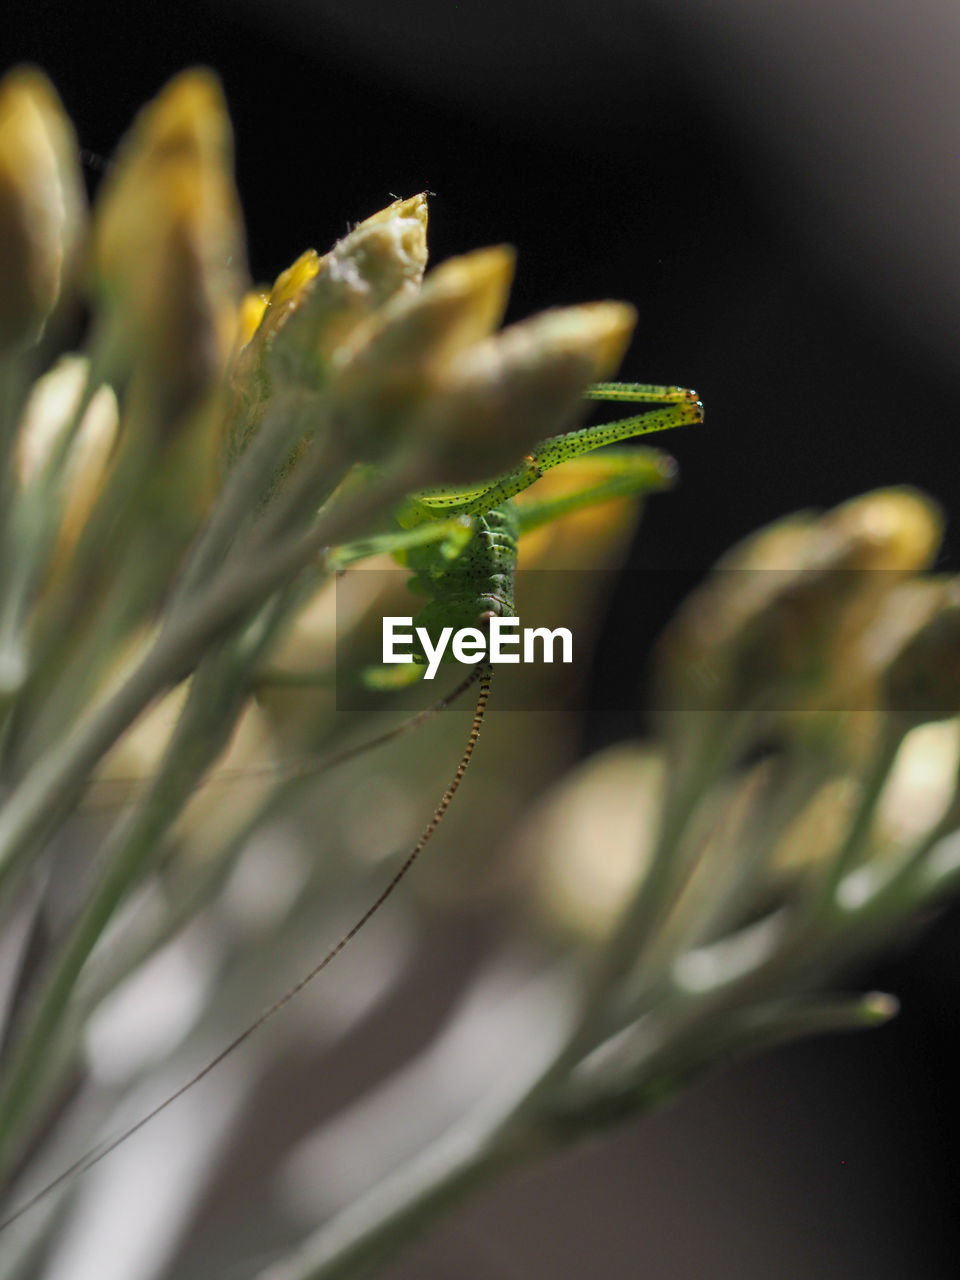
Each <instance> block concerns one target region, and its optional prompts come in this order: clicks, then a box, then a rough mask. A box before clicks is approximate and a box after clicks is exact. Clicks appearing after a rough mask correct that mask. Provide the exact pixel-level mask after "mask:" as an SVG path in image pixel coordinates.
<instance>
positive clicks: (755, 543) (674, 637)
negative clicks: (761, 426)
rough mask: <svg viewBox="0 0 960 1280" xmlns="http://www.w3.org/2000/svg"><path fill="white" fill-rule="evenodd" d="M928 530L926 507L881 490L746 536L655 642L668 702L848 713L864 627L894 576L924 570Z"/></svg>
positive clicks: (932, 525) (933, 521) (930, 516)
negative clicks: (829, 708) (827, 707)
mask: <svg viewBox="0 0 960 1280" xmlns="http://www.w3.org/2000/svg"><path fill="white" fill-rule="evenodd" d="M940 531H941V519H940V515H939V512H938V510H937V509H936V507H935V506H934V504H933V503H931V502H930V501H929V500H928V499H926V498H924V497H923V496H922V495H920V494H918V493H915V492H913V491H910V490H906V489H890V490H882V491H879V492H877V493H871V494H866V495H864V496H863V497H861V498H857V499H854V500H853V501H851V502H847V503H844V504H843V505H842V506H840V507H837V508H836V509H835V510H833V511H830V512H828V513H827V514H826V515H824V516H821V517H820V518H819V519H815V518H813V517H812V516H809V515H801V516H796V517H792V518H791V519H789V520H788V521H783V522H780V523H778V524H777V525H774V526H772V527H771V528H769V529H765V530H762V531H761V532H760V533H759V534H755V535H754V536H753V537H752V538H750V539H748V540H747V541H746V542H745V543H743V544H741V545H740V547H737V548H735V549H734V550H733V552H731V553H729V554H728V555H727V556H725V557H724V559H723V560H721V562H720V564H719V565H718V569H717V571H716V572H715V573H714V575H713V577H712V579H711V580H710V581H709V582H708V583H707V585H706V586H705V587H704V588H702V589H701V590H700V591H698V592H697V593H695V595H694V596H693V597H692V598H691V599H690V600H689V601H688V602H687V604H686V605H685V606H684V608H683V609H682V610H681V613H680V614H679V615H678V617H677V619H676V621H675V622H674V623H673V624H672V625H671V627H670V628H669V629H668V631H667V633H666V635H665V637H664V642H663V645H662V649H661V652H662V666H663V670H664V673H665V675H666V677H667V679H666V685H667V688H668V691H669V692H668V697H669V698H670V699H671V700H673V705H674V706H691V705H693V706H697V707H701V708H703V707H715V708H719V707H722V706H727V707H736V708H740V707H743V706H746V705H748V704H749V705H754V706H757V705H764V706H766V707H767V708H769V709H774V708H776V709H778V710H781V711H782V710H800V709H803V710H809V709H812V708H816V707H819V706H823V705H824V704H825V703H827V702H832V703H834V704H836V705H839V706H840V707H848V706H849V702H848V698H849V694H850V690H851V689H852V688H854V687H856V686H857V685H858V684H859V682H860V680H861V677H862V675H863V667H862V661H861V659H862V655H858V647H859V645H860V642H861V638H862V636H863V634H864V631H865V629H866V628H867V627H868V626H869V625H870V624H871V623H872V621H873V619H874V618H875V617H876V614H877V610H878V608H879V607H880V603H881V602H882V600H883V599H884V597H885V596H887V595H888V594H889V593H890V592H891V591H892V590H893V588H894V587H896V586H897V585H898V584H899V583H900V582H902V580H903V578H904V576H905V575H907V574H909V573H912V572H914V571H916V570H918V569H920V568H923V567H924V566H925V565H927V564H929V563H930V561H931V559H932V558H933V556H934V554H935V552H936V548H937V546H938V545H939V541H940Z"/></svg>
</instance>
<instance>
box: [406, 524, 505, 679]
mask: <svg viewBox="0 0 960 1280" xmlns="http://www.w3.org/2000/svg"><path fill="white" fill-rule="evenodd" d="M427 518H429V517H427ZM464 527H465V532H466V541H465V545H464V546H463V547H462V548H461V549H459V551H458V552H457V553H456V554H455V555H454V556H453V558H452V559H448V558H446V557H445V556H444V555H443V553H442V552H440V553H438V551H437V548H436V546H430V545H429V544H427V545H425V546H420V547H416V548H414V549H413V550H411V551H410V552H409V553H408V554H407V555H406V557H405V559H406V563H407V564H408V565H409V566H410V568H411V569H413V571H414V575H413V577H412V578H411V579H410V582H409V584H408V585H409V587H410V590H411V591H414V592H416V593H417V594H418V595H424V596H428V597H429V600H428V603H427V604H426V605H424V607H423V609H422V610H421V611H420V613H419V615H418V617H417V623H418V625H419V626H421V627H424V628H425V629H426V630H427V632H428V634H429V635H430V638H431V640H433V641H434V643H436V642H437V641H438V640H439V639H440V635H441V632H442V631H443V630H444V629H445V628H452V629H453V630H454V631H459V630H461V629H462V628H465V627H474V628H477V629H479V630H481V631H482V630H484V629H485V627H486V624H487V622H488V621H489V619H490V618H492V617H498V618H508V617H513V615H514V614H515V613H516V602H515V599H514V596H515V578H516V569H517V553H518V549H519V542H520V522H519V518H518V514H517V509H516V507H515V505H514V504H513V503H512V502H511V501H509V500H508V501H506V502H502V503H501V504H500V505H499V506H498V507H493V508H492V509H491V510H490V511H486V512H484V513H483V514H482V515H477V516H465V517H464ZM424 661H426V658H425V656H424V655H423V654H422V653H419V652H415V653H414V662H416V663H422V662H424Z"/></svg>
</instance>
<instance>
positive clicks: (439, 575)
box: [0, 382, 703, 1230]
mask: <svg viewBox="0 0 960 1280" xmlns="http://www.w3.org/2000/svg"><path fill="white" fill-rule="evenodd" d="M587 398H588V399H591V400H599V401H608V402H622V403H632V404H643V405H648V406H651V407H650V409H649V410H648V411H647V412H645V413H640V414H637V415H634V416H631V417H627V418H624V419H621V420H618V421H614V422H608V423H601V424H597V425H591V426H586V427H582V428H580V429H578V430H573V431H569V432H566V433H564V434H562V435H556V436H552V437H550V438H548V439H546V440H544V441H542V442H541V443H539V444H538V445H536V446H535V447H534V448H533V449H532V450H531V451H530V453H529V454H528V455H527V456H526V457H525V458H524V459H523V460H522V461H520V462H519V463H518V464H517V465H516V466H515V467H514V468H513V469H512V470H510V471H509V472H507V473H506V474H504V475H501V476H498V477H495V478H493V479H491V480H490V481H488V482H486V483H483V484H474V485H471V486H469V487H445V488H434V489H429V490H425V491H422V492H418V493H415V494H412V495H411V496H410V497H408V498H407V499H406V500H405V501H404V502H403V503H402V504H401V506H400V508H399V510H398V511H397V512H396V515H395V521H394V528H393V529H392V530H391V531H389V532H386V533H383V534H381V535H379V536H374V537H370V538H367V539H364V540H363V541H362V542H355V543H351V544H348V545H344V546H342V547H339V548H334V549H332V550H331V552H330V553H329V556H328V564H329V565H330V567H332V568H334V569H344V568H346V567H347V566H349V565H351V564H355V563H357V562H359V561H361V560H363V559H365V558H367V557H370V556H372V555H375V554H378V553H382V552H390V553H392V554H393V555H394V557H395V558H396V559H397V560H399V561H400V563H401V564H404V565H405V566H407V567H408V568H409V569H410V570H411V571H412V576H411V579H410V586H411V588H412V590H414V591H415V592H416V593H418V594H420V595H422V596H426V597H427V602H426V604H424V605H423V607H422V608H421V610H420V612H419V614H418V615H417V617H416V619H415V621H416V622H417V623H418V624H419V626H421V627H423V628H424V629H425V630H426V633H427V634H428V635H429V636H430V637H433V638H435V637H439V636H440V635H441V634H442V632H443V631H444V629H445V628H454V629H458V628H463V627H475V628H477V629H479V630H481V631H482V630H483V629H484V628H486V627H487V626H488V624H489V622H490V620H491V619H492V618H495V617H508V616H512V615H513V614H515V613H516V601H515V571H516V565H517V554H518V547H519V544H520V541H521V539H522V538H523V536H524V534H526V533H528V532H530V531H531V530H533V529H535V528H538V527H540V526H542V525H546V524H549V523H551V522H553V521H557V520H560V519H562V518H563V517H564V516H566V515H569V514H571V513H572V512H576V511H580V510H582V509H585V508H588V507H592V506H596V505H598V504H602V503H606V502H611V501H613V500H615V499H621V498H627V497H631V496H642V495H644V494H647V493H651V492H656V491H658V490H661V489H663V488H665V487H667V485H668V484H669V483H670V481H671V480H672V478H673V474H674V470H675V468H674V464H673V462H672V459H670V458H669V457H668V456H667V455H665V454H662V453H660V452H659V451H656V450H651V449H638V448H629V447H627V448H615V447H614V448H608V447H606V446H611V445H616V444H618V443H619V442H621V441H625V440H630V439H633V438H635V437H638V436H644V435H649V434H652V433H653V432H658V431H664V430H667V429H669V428H672V427H678V426H682V425H685V424H688V423H697V422H700V421H701V420H702V417H703V408H702V405H701V403H700V401H699V399H698V397H697V395H696V393H694V392H692V391H688V390H685V389H683V388H680V387H673V386H651V385H646V384H638V383H615V382H606V383H598V384H596V385H594V386H593V387H592V388H591V389H590V390H589V391H588V392H587ZM597 450H599V452H597V453H596V454H595V468H592V470H593V475H592V477H591V478H590V479H589V480H588V481H587V482H586V483H582V484H581V486H580V487H579V488H578V489H576V490H575V491H573V492H567V493H564V494H563V495H561V496H558V497H551V498H549V499H544V500H543V501H540V502H537V501H535V500H533V501H525V502H524V503H523V504H522V505H521V504H515V503H514V501H513V499H514V498H516V497H517V495H519V494H520V493H522V492H523V491H524V490H526V489H528V488H530V487H531V486H533V485H535V484H536V482H537V481H538V480H539V479H540V477H541V476H542V475H543V474H544V472H546V471H549V470H551V469H552V468H555V467H558V466H561V465H562V464H563V463H565V462H567V461H570V460H572V459H578V458H581V457H583V456H584V455H587V454H594V451H597ZM425 664H426V655H425V654H424V653H423V652H422V651H419V652H415V653H414V654H413V661H412V662H411V663H410V664H409V665H408V667H407V669H406V672H405V678H406V679H417V678H419V677H420V676H421V675H422V674H423V672H424V670H425ZM380 675H381V676H382V671H381V672H380ZM491 679H492V670H491V668H490V666H489V665H487V664H486V662H484V661H480V662H478V663H477V665H476V666H474V667H473V668H472V669H470V671H469V672H468V673H467V675H466V676H465V678H464V679H462V680H461V682H460V683H459V685H457V687H456V688H455V689H454V690H453V692H452V693H451V694H450V695H448V696H447V697H446V698H443V699H440V700H439V701H438V702H436V703H435V704H434V705H433V706H432V707H430V708H428V709H427V710H426V711H422V712H419V713H418V714H417V715H415V716H413V717H411V718H410V719H409V720H407V721H404V722H403V723H402V724H400V725H399V726H397V727H395V728H394V729H392V730H390V731H388V732H387V733H385V734H382V735H381V736H380V737H378V738H376V739H374V740H373V741H371V742H368V743H366V744H363V746H361V747H359V748H350V749H348V750H347V751H343V752H340V753H338V754H335V755H330V756H326V757H318V758H315V759H309V760H306V761H299V762H295V763H294V764H293V765H291V766H281V768H285V769H286V771H287V772H289V773H291V774H292V775H294V776H299V777H303V776H307V775H310V776H313V775H315V774H319V773H321V772H325V771H326V770H327V769H329V768H332V767H334V766H335V765H337V764H339V763H341V762H342V761H344V760H346V759H348V758H351V757H353V756H355V755H356V754H358V753H359V752H360V751H363V750H367V749H369V748H372V747H375V746H378V745H380V744H381V743H383V742H386V741H388V740H389V739H391V738H393V737H396V736H398V735H399V734H401V733H404V732H407V731H409V730H410V729H413V728H416V727H417V726H419V725H420V724H421V723H423V722H424V721H425V720H426V719H427V718H429V717H430V716H431V715H433V714H434V713H435V712H437V711H439V710H441V709H442V708H443V707H445V706H447V705H449V704H450V702H452V701H453V700H454V699H455V698H456V697H459V696H460V695H461V694H463V693H464V692H466V690H467V689H468V688H469V687H471V686H475V685H479V693H478V697H477V701H476V707H475V711H474V715H473V720H472V724H471V727H470V732H469V736H468V739H467V742H466V745H465V747H464V750H463V754H462V756H461V758H460V761H459V763H458V765H457V768H456V771H455V773H454V776H453V778H452V780H451V782H450V784H449V785H448V787H447V788H446V790H445V791H444V793H443V795H442V796H441V799H440V801H439V803H438V804H437V806H436V808H435V810H434V812H433V814H432V815H431V817H430V820H429V822H428V823H427V824H426V826H425V827H424V829H423V831H422V832H421V834H420V836H419V838H418V840H417V841H416V843H415V844H414V845H413V847H412V848H410V849H409V850H408V852H407V854H406V856H405V857H404V858H403V860H402V861H401V863H400V865H399V867H398V868H397V870H396V871H395V872H394V874H393V876H392V878H391V879H390V880H389V882H388V883H387V885H386V886H385V887H384V888H383V889H382V890H381V892H380V893H379V895H378V896H377V897H376V898H375V900H374V901H373V902H372V903H371V904H370V905H369V906H368V907H367V909H366V910H365V911H364V912H363V913H362V915H361V916H360V917H359V918H358V919H357V920H356V921H355V922H354V924H353V925H352V926H351V927H350V928H349V929H348V930H346V932H345V933H344V934H343V935H342V936H341V937H340V939H339V941H337V942H336V944H335V945H334V946H332V947H331V948H330V949H329V950H328V951H327V952H326V953H325V955H324V956H323V957H322V958H321V959H320V960H319V962H318V963H317V964H316V965H315V966H314V967H313V968H312V969H311V970H310V971H309V972H308V973H307V974H305V975H304V976H303V977H301V978H300V979H299V981H297V982H296V983H295V984H294V985H293V986H292V987H291V988H290V989H289V990H288V991H286V992H285V993H284V994H283V995H282V996H281V997H280V998H279V999H277V1000H276V1001H275V1002H274V1003H273V1004H272V1005H270V1006H269V1007H268V1008H267V1009H266V1010H264V1011H263V1012H262V1013H261V1014H260V1015H259V1016H258V1017H257V1018H256V1019H255V1020H254V1021H252V1022H251V1023H250V1024H249V1025H248V1026H247V1027H246V1028H245V1029H244V1030H243V1031H242V1032H241V1033H240V1034H239V1035H237V1036H236V1037H235V1038H234V1039H233V1040H232V1041H231V1042H230V1043H229V1044H228V1045H226V1046H225V1047H224V1048H223V1049H221V1050H220V1052H219V1053H218V1054H216V1056H215V1057H214V1058H212V1059H211V1060H210V1061H209V1062H207V1063H206V1065H205V1066H203V1067H202V1068H201V1069H200V1070H199V1071H197V1072H196V1073H195V1074H194V1075H193V1076H192V1077H191V1078H190V1079H189V1080H187V1081H186V1082H185V1083H184V1084H183V1085H181V1086H180V1087H179V1088H178V1089H177V1090H176V1091H175V1092H173V1093H172V1094H170V1095H169V1096H168V1097H166V1098H165V1099H164V1100H163V1101H162V1102H161V1103H159V1104H158V1105H157V1106H155V1107H153V1108H152V1109H151V1110H150V1111H149V1112H147V1114H145V1115H144V1116H142V1117H141V1118H140V1119H139V1120H138V1121H137V1122H136V1123H134V1124H132V1125H130V1126H129V1127H127V1128H126V1129H124V1130H123V1131H122V1132H121V1133H119V1134H117V1135H116V1136H115V1137H113V1138H110V1139H108V1140H107V1141H106V1142H104V1143H102V1144H101V1145H99V1146H97V1147H95V1148H94V1149H93V1150H91V1151H89V1152H88V1153H87V1154H86V1155H84V1156H83V1157H82V1158H81V1159H79V1160H78V1161H76V1162H75V1163H74V1164H72V1165H71V1166H70V1167H69V1168H67V1169H65V1170H64V1171H63V1172H62V1173H61V1174H59V1175H58V1176H57V1177H56V1178H54V1179H53V1180H52V1181H50V1182H48V1183H47V1184H46V1185H45V1186H44V1187H42V1188H41V1189H40V1190H39V1191H38V1192H36V1193H35V1194H34V1195H33V1196H31V1197H30V1198H29V1199H28V1200H26V1201H25V1202H24V1203H22V1204H21V1205H20V1206H19V1207H18V1208H16V1209H15V1210H14V1211H13V1212H11V1213H10V1214H8V1215H7V1217H6V1218H4V1219H3V1221H2V1222H0V1230H3V1229H4V1228H6V1227H7V1226H9V1225H10V1224H11V1223H13V1222H14V1221H15V1220H16V1219H18V1218H19V1217H20V1216H21V1215H23V1214H24V1213H26V1212H27V1211H28V1210H29V1209H31V1208H32V1207H33V1206H34V1205H35V1204H37V1203H38V1202H39V1201H40V1200H42V1199H44V1198H45V1197H46V1196H47V1195H48V1194H49V1193H50V1192H52V1191H53V1190H54V1189H56V1188H57V1187H60V1186H62V1185H63V1184H64V1183H66V1182H68V1181H69V1180H70V1179H72V1178H74V1177H77V1176H79V1175H80V1174H82V1173H85V1172H86V1171H87V1170H88V1169H90V1168H92V1167H93V1166H94V1165H95V1164H97V1163H99V1161H101V1160H102V1159H103V1158H104V1157H105V1156H107V1155H108V1154H109V1153H110V1152H111V1151H113V1150H115V1149H116V1148H117V1147H118V1146H119V1145H120V1144H121V1143H123V1142H124V1141H126V1139H127V1138H129V1137H131V1136H132V1135H133V1134H134V1133H136V1132H137V1131H138V1130H139V1129H141V1128H142V1127H143V1126H144V1125H145V1124H147V1123H148V1122H149V1121H150V1120H152V1119H153V1118H154V1117H155V1116H157V1115H159V1114H160V1113H161V1112H162V1111H164V1110H166V1108H167V1107H169V1106H170V1105H171V1104H172V1103H174V1102H175V1101H176V1100H177V1099H178V1098H180V1097H182V1096H183V1095H184V1094H185V1093H186V1092H187V1091H188V1090H189V1089H192V1088H193V1086H194V1085H196V1084H197V1083H199V1081H201V1080H202V1079H204V1078H205V1077H206V1076H207V1075H209V1074H210V1073H211V1072H212V1071H213V1070H214V1069H215V1068H216V1067H217V1066H218V1065H219V1064H220V1063H221V1062H223V1061H224V1060H225V1059H226V1058H227V1057H228V1056H230V1055H231V1054H232V1053H233V1052H235V1050H237V1049H238V1048H239V1047H240V1046H241V1045H242V1044H243V1043H244V1042H245V1041H246V1040H248V1039H249V1038H250V1037H251V1036H252V1035H253V1034H254V1033H255V1032H257V1031H259V1030H260V1028H261V1027H263V1026H264V1024H265V1023H266V1022H268V1021H269V1020H270V1019H271V1018H273V1017H274V1015H275V1014H277V1013H279V1011H280V1010H281V1009H283V1008H284V1007H285V1006H286V1005H287V1004H288V1003H289V1002H290V1001H291V1000H292V999H293V998H294V997H295V996H296V995H298V994H299V993H300V992H301V991H302V990H303V989H304V988H305V987H306V986H307V985H308V983H310V982H312V981H313V979H314V978H315V977H316V976H317V975H318V974H319V973H321V972H322V971H323V970H324V969H325V968H327V966H328V965H329V964H330V963H331V961H333V960H334V959H335V958H336V957H337V956H338V955H339V954H340V952H341V951H342V950H343V949H344V947H346V946H347V944H348V943H349V942H350V941H351V940H352V939H353V938H354V937H355V936H356V935H357V934H358V933H359V932H360V930H361V929H362V928H363V927H364V926H365V925H366V924H367V923H368V922H369V921H370V919H371V918H372V917H373V916H374V915H375V914H376V913H377V912H378V911H379V910H380V908H381V907H382V906H383V905H384V903H385V902H386V901H387V899H388V898H389V897H390V896H391V895H392V894H393V892H394V890H395V889H396V888H397V886H398V885H399V884H400V882H401V880H402V879H403V878H404V877H405V876H406V874H407V872H408V871H409V870H410V868H411V867H412V866H413V864H414V862H415V861H416V860H417V858H418V857H419V855H420V853H421V852H422V851H423V849H424V847H425V846H426V844H427V843H428V841H429V840H430V839H431V838H432V836H433V835H434V833H435V832H436V830H437V828H438V827H439V825H440V823H441V822H442V820H443V818H444V815H445V814H446V812H447V809H448V807H449V805H450V802H451V801H452V799H453V796H454V795H455V793H456V791H457V789H458V788H459V786H460V783H461V781H462V779H463V776H464V774H465V772H466V770H467V767H468V765H469V763H470V761H471V758H472V756H473V753H474V748H475V746H476V743H477V740H478V738H479V735H480V730H481V726H482V723H483V718H484V713H485V710H486V706H487V701H488V698H489V694H490V685H491ZM367 680H368V682H369V683H374V684H376V683H378V682H380V683H381V684H382V685H383V686H384V687H386V686H388V685H389V684H390V683H396V681H389V680H387V679H382V680H380V681H378V673H377V672H368V673H367ZM267 767H269V766H267ZM215 776H216V775H215ZM220 776H221V777H222V778H223V780H229V779H230V778H231V777H236V776H237V773H236V771H226V773H225V775H220Z"/></svg>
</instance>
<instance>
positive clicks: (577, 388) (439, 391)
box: [417, 302, 636, 483]
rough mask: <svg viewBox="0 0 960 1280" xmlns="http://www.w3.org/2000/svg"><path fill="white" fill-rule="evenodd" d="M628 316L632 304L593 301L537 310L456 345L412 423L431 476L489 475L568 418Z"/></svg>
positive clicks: (616, 350) (603, 371) (620, 339)
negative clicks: (473, 341) (459, 349)
mask: <svg viewBox="0 0 960 1280" xmlns="http://www.w3.org/2000/svg"><path fill="white" fill-rule="evenodd" d="M635 323H636V313H635V311H634V310H633V308H632V307H630V306H627V305H626V304H624V303H621V302H597V303H591V304H588V305H584V306H579V307H567V308H563V309H559V310H556V311H546V312H543V313H542V314H541V315H538V316H534V317H533V318H532V319H530V320H525V321H522V322H521V323H519V324H515V325H511V326H510V328H508V329H505V330H503V332H502V333H499V334H497V335H495V336H494V337H491V338H488V339H486V340H485V341H484V342H481V343H477V344H476V345H474V346H472V347H469V348H467V349H466V350H463V351H462V352H461V353H460V354H459V355H457V356H456V358H455V359H454V360H452V361H451V362H450V364H449V365H448V366H447V368H446V369H445V370H442V371H441V372H440V376H439V378H438V381H437V386H436V392H435V394H434V396H433V398H432V399H431V400H430V401H429V403H428V405H427V406H426V409H425V411H424V413H423V414H422V416H421V417H420V418H419V419H418V423H417V430H418V432H419V433H420V435H421V437H422V439H423V440H424V443H425V444H426V445H427V446H428V447H429V449H430V457H431V463H430V465H431V469H432V481H431V482H435V483H444V482H451V483H460V482H466V481H469V480H476V479H478V478H479V477H481V476H490V475H494V474H496V473H497V472H498V471H503V470H505V469H506V468H507V467H509V466H511V465H517V464H519V463H520V462H522V460H523V457H524V454H525V453H526V452H527V450H528V449H530V448H532V446H533V445H534V444H535V443H536V442H537V441H538V440H542V439H543V438H544V437H546V436H548V435H554V434H558V433H560V432H562V431H566V430H568V429H569V428H571V427H572V426H573V425H574V424H575V422H576V421H577V420H578V419H579V418H580V416H581V415H582V414H583V412H584V401H583V393H584V391H585V390H586V389H587V387H588V386H589V385H590V383H592V382H596V381H598V380H602V379H604V378H608V377H609V376H610V375H611V374H612V373H613V372H615V371H616V368H617V366H618V365H619V363H620V360H621V359H622V357H623V353H624V351H625V349H626V346H627V343H628V342H629V340H630V335H631V333H632V332H633V327H634V324H635Z"/></svg>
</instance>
